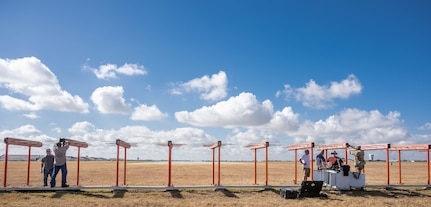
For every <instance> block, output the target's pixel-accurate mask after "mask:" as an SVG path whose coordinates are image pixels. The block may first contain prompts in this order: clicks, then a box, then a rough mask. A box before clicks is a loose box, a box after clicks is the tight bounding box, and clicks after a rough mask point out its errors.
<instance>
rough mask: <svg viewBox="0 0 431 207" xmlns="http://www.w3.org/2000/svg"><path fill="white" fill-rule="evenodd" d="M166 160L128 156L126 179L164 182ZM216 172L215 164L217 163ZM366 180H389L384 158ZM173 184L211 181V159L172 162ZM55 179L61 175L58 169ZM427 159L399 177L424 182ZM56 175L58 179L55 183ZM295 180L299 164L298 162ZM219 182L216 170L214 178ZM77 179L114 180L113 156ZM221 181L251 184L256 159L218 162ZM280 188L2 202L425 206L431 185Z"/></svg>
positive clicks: (394, 169)
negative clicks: (285, 192)
mask: <svg viewBox="0 0 431 207" xmlns="http://www.w3.org/2000/svg"><path fill="white" fill-rule="evenodd" d="M0 164H1V165H2V167H1V172H0V183H1V184H2V185H3V182H4V169H3V168H4V162H0ZM293 166H294V164H293V163H292V162H270V163H269V169H268V172H269V173H268V174H269V175H268V184H269V185H293V184H294V183H293V180H294V170H293ZM39 167H40V163H39V162H31V168H30V169H31V171H30V186H42V174H41V173H40V172H39ZM68 171H69V173H68V183H69V184H70V185H71V186H74V185H76V182H77V163H76V162H72V161H69V162H68ZM390 171H391V173H390V182H391V184H398V179H399V177H398V165H397V163H393V165H391V166H390ZM119 172H120V176H119V185H122V184H123V162H120V171H119ZM167 175H168V165H167V163H166V162H165V163H152V162H136V161H134V162H133V161H129V162H127V180H126V182H127V185H129V186H167V183H168V177H167ZM216 175H217V166H216ZM366 176H367V177H366V184H367V185H384V184H386V182H387V175H386V165H385V163H384V162H369V163H367V165H366ZM171 178H172V184H173V185H174V186H210V185H211V184H212V166H211V163H175V162H174V163H173V164H172V177H171ZM26 179H27V162H8V171H7V186H25V185H26ZM57 179H60V180H61V174H60V175H59V177H58V178H57ZM427 179H428V177H427V165H426V163H425V162H414V163H411V162H403V163H402V182H403V183H404V184H406V185H415V184H419V185H425V184H427ZM60 180H57V185H59V182H60ZM297 180H298V183H300V181H301V169H300V165H298V174H297ZM215 182H216V183H217V176H216V178H215ZM79 184H80V185H82V186H115V184H116V162H115V161H113V162H111V161H106V162H81V165H80V179H79ZM220 184H221V185H225V186H229V185H253V184H254V164H253V163H252V162H246V163H236V162H222V163H221V179H220ZM257 184H258V185H264V184H265V163H262V162H259V163H258V166H257ZM278 190H279V189H278V188H274V189H272V190H262V189H261V188H258V187H257V188H251V189H250V188H248V189H243V188H232V189H230V188H229V189H227V190H226V191H217V192H215V191H214V190H213V189H211V188H209V189H200V188H199V189H187V190H181V191H169V192H163V191H162V190H153V191H143V190H129V191H127V192H121V191H120V192H112V191H110V190H107V189H100V190H85V191H81V192H72V191H57V192H27V193H26V192H1V193H0V206H46V205H47V204H50V205H53V206H328V202H330V205H335V206H363V205H372V206H429V204H430V203H431V190H424V189H423V188H421V187H410V188H397V189H393V190H386V189H384V188H368V187H367V188H365V190H364V191H350V192H330V191H323V192H324V193H325V194H327V195H328V197H327V198H303V199H295V200H285V199H283V198H281V197H280V196H279V193H278Z"/></svg>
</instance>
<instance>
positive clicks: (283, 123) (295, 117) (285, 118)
mask: <svg viewBox="0 0 431 207" xmlns="http://www.w3.org/2000/svg"><path fill="white" fill-rule="evenodd" d="M266 127H268V128H270V129H273V130H275V131H296V130H297V129H298V127H299V114H295V113H294V112H293V110H292V108H291V107H285V108H284V109H283V110H282V111H276V112H275V113H274V114H273V116H272V119H271V120H270V122H269V123H268V124H267V125H266Z"/></svg>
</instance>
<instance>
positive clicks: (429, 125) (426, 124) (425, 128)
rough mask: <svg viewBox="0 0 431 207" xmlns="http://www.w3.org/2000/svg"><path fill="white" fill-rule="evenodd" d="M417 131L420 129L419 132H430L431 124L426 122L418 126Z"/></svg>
mask: <svg viewBox="0 0 431 207" xmlns="http://www.w3.org/2000/svg"><path fill="white" fill-rule="evenodd" d="M419 129H421V130H431V123H430V122H427V123H425V124H424V125H422V126H420V127H419Z"/></svg>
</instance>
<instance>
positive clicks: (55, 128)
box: [51, 127, 62, 134]
mask: <svg viewBox="0 0 431 207" xmlns="http://www.w3.org/2000/svg"><path fill="white" fill-rule="evenodd" d="M51 131H53V132H56V133H57V134H60V133H61V132H62V130H61V128H60V127H54V128H52V129H51Z"/></svg>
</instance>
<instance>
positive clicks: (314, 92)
mask: <svg viewBox="0 0 431 207" xmlns="http://www.w3.org/2000/svg"><path fill="white" fill-rule="evenodd" d="M430 9H431V3H430V2H429V1H361V2H355V1H324V2H323V1H307V2H303V1H239V0H238V1H225V0H221V1H189V0H184V1H172V0H162V1H127V3H125V2H124V1H61V2H58V1H38V2H34V1H1V2H0V25H2V27H1V29H0V72H1V74H2V75H1V77H0V113H1V116H0V135H1V136H2V137H18V138H23V139H30V140H37V141H42V142H43V143H44V144H45V145H44V147H43V148H41V149H33V153H34V154H42V153H43V149H44V148H47V147H50V146H51V145H52V144H53V143H54V141H55V140H57V139H58V138H59V137H70V138H73V139H77V140H82V141H86V142H88V143H89V144H90V147H89V148H88V149H84V150H82V151H81V154H82V155H84V156H85V155H88V156H96V157H115V146H113V145H110V144H107V143H106V142H110V141H114V140H115V139H117V138H121V139H123V140H125V141H128V142H133V143H137V146H135V147H132V149H131V150H129V151H128V153H129V155H128V156H129V157H130V158H135V157H139V158H140V159H166V157H167V150H166V149H165V148H163V147H158V146H156V145H154V143H157V142H166V141H168V140H172V141H174V143H184V144H187V145H185V146H183V147H181V148H178V149H175V151H176V152H175V155H174V159H211V153H210V150H209V149H208V148H204V147H202V144H204V143H205V144H206V143H211V142H214V141H216V140H222V141H223V142H226V143H231V144H233V145H229V146H226V147H224V149H223V154H222V159H231V160H236V159H248V160H250V159H253V156H252V151H250V150H248V149H247V148H245V147H244V145H247V144H249V143H255V142H260V141H269V142H270V143H271V144H274V145H275V146H272V147H270V158H271V159H280V160H286V159H292V152H289V151H287V150H286V149H285V148H284V146H287V145H290V144H294V143H303V142H310V141H313V142H315V143H316V144H317V145H319V144H329V143H338V142H349V143H351V144H354V145H356V144H373V143H390V144H392V145H399V144H419V143H431V118H430V114H431V109H430V106H431V100H430V95H429V89H431V83H430V81H429V80H428V79H429V77H431V70H430V68H431V62H430V57H431V51H430V48H431V38H430V37H431V24H429V21H430V20H431V14H430V13H429V10H430ZM4 149H5V145H0V151H4ZM26 150H27V149H25V148H24V149H23V148H22V147H15V146H13V147H11V153H12V154H21V153H22V154H24V153H26ZM75 152H76V149H72V150H71V152H70V155H74V154H75ZM376 153H377V154H378V153H379V152H376ZM262 154H263V153H262ZM406 156H412V157H413V156H416V154H415V153H413V152H407V153H406ZM420 156H422V155H420ZM259 157H260V158H262V157H263V155H259ZM419 158H422V157H419ZM394 159H395V158H394ZM407 159H408V158H407Z"/></svg>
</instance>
